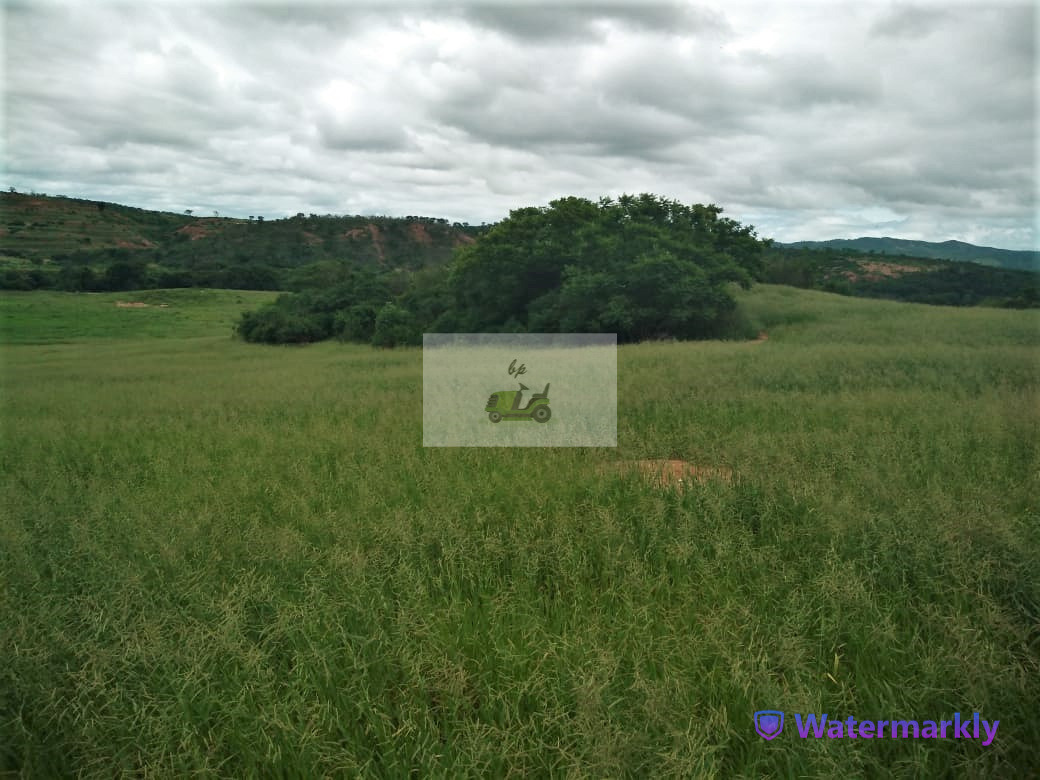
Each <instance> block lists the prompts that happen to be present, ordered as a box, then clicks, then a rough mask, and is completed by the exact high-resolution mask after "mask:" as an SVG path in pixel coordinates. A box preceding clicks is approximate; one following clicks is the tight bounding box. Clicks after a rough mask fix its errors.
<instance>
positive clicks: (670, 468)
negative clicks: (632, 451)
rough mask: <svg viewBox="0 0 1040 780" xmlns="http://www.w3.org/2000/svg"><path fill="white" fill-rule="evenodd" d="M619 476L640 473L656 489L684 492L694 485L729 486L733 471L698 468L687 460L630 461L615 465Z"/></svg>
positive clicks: (723, 468) (705, 467) (716, 468)
mask: <svg viewBox="0 0 1040 780" xmlns="http://www.w3.org/2000/svg"><path fill="white" fill-rule="evenodd" d="M613 468H614V470H615V471H616V472H617V473H619V474H632V473H638V474H640V475H641V476H642V477H643V478H644V479H646V480H647V481H648V482H650V483H651V484H652V485H654V486H655V487H661V488H675V489H677V490H684V489H685V488H686V487H689V486H690V485H691V484H693V483H695V482H696V483H699V484H702V485H703V484H705V483H707V482H711V481H716V482H724V483H726V484H729V483H730V482H732V481H733V469H731V468H727V467H726V466H697V465H695V464H693V463H687V462H686V461H685V460H629V461H622V462H621V463H617V464H614V466H613Z"/></svg>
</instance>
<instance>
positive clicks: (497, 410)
mask: <svg viewBox="0 0 1040 780" xmlns="http://www.w3.org/2000/svg"><path fill="white" fill-rule="evenodd" d="M519 384H520V389H519V390H499V391H498V392H496V393H492V395H491V397H490V398H489V399H488V402H487V406H485V407H484V411H485V412H487V416H488V419H489V420H491V422H493V423H500V422H502V420H534V421H535V422H539V423H544V422H549V418H550V417H552V410H550V409H549V385H548V383H546V385H545V389H544V390H542V392H540V393H535V394H534V395H532V396H531V397H530V398H528V399H527V403H526V404H524V405H521V404H522V403H523V396H524V390H527V389H529V388H528V387H527V385H525V384H524V383H523V382H520V383H519Z"/></svg>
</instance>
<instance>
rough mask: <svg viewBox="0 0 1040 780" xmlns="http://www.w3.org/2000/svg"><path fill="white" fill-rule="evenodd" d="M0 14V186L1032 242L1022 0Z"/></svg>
mask: <svg viewBox="0 0 1040 780" xmlns="http://www.w3.org/2000/svg"><path fill="white" fill-rule="evenodd" d="M3 14H4V23H5V44H6V46H5V48H6V54H5V58H6V59H5V71H4V79H3V81H4V91H5V94H4V108H5V115H6V116H5V120H6V125H5V131H4V142H5V156H6V161H5V162H6V166H5V167H6V170H7V181H5V182H4V186H8V185H14V186H17V187H19V188H24V189H35V190H40V191H46V192H52V193H64V194H69V195H74V196H80V197H92V198H105V199H109V200H116V201H121V202H125V203H130V204H133V205H139V206H143V207H151V208H167V209H172V210H177V211H181V210H183V209H184V208H198V209H199V210H201V211H206V210H219V211H220V212H221V213H225V214H239V215H248V214H257V213H261V214H266V215H267V216H268V217H274V216H279V215H284V214H294V213H296V212H297V211H304V212H310V211H315V212H319V213H325V212H329V211H332V212H337V213H364V212H372V213H385V214H399V215H404V214H416V213H421V214H429V215H437V216H444V217H446V218H449V219H453V220H454V219H461V220H468V221H472V222H480V221H492V220H497V219H501V218H502V217H504V216H505V215H506V214H507V213H508V211H509V209H511V208H518V207H522V206H527V205H540V204H544V203H546V202H547V201H548V200H549V199H551V198H554V197H559V196H562V195H570V194H573V195H582V196H586V197H593V198H595V197H598V196H600V195H605V194H619V193H621V192H639V191H652V192H655V193H658V194H660V195H663V196H666V197H671V198H676V199H679V200H683V201H685V202H705V201H711V202H715V203H718V204H719V205H722V206H723V207H724V208H725V209H726V211H727V213H728V214H729V215H730V216H733V217H734V218H737V219H740V220H742V221H748V222H752V223H754V224H756V226H757V227H758V229H759V233H760V234H762V235H769V236H774V237H776V238H778V239H780V240H795V239H806V238H818V239H823V238H832V237H846V236H857V235H878V234H881V233H887V234H889V235H899V236H904V237H908V238H922V239H928V240H945V239H948V238H959V239H962V240H975V241H981V242H983V243H988V244H990V245H997V246H1008V247H1016V248H1022V247H1034V248H1035V247H1036V246H1037V245H1038V244H1040V241H1038V237H1037V234H1036V230H1035V225H1034V215H1035V213H1036V183H1037V178H1036V141H1035V139H1036V135H1037V133H1036V131H1037V128H1036V44H1035V35H1034V33H1035V21H1036V19H1035V16H1036V14H1035V10H1034V9H1033V7H1032V5H1030V4H1027V3H1024V2H1023V3H1007V4H1004V5H995V6H989V7H985V8H976V7H974V5H972V4H969V3H966V2H950V3H942V4H940V3H935V2H932V3H924V4H921V3H918V4H915V5H908V4H889V3H885V4H882V3H880V2H866V3H859V4H840V5H835V4H823V3H819V2H815V3H808V4H802V5H794V6H791V5H777V4H769V5H765V4H763V5H754V4H749V3H736V4H722V3H718V4H715V5H714V6H711V7H708V6H705V5H703V4H700V3H693V2H683V3H665V2H661V3H653V4H648V3H635V2H633V3H627V4H626V3H620V2H614V3H599V4H591V3H576V4H574V5H569V6H560V5H559V4H556V5H551V6H550V5H547V4H529V3H524V4H521V3H519V2H513V3H509V4H488V3H484V4H479V5H464V4H459V5H457V6H454V7H448V6H443V5H423V4H421V3H410V4H391V5H389V6H382V7H380V6H378V5H376V4H366V5H361V4H344V3H340V4H334V3H326V4H322V5H301V4H285V5H275V4H270V3H269V4H252V5H242V4H236V3H230V2H223V3H220V2H211V3H207V4H196V5H192V4H174V3H170V2H166V3H155V4H151V5H148V4H143V5H142V4H137V5H112V4H106V3H85V2H83V3H75V4H65V5H60V6H58V5H46V4H22V5H13V4H9V5H7V6H5V7H4V9H3Z"/></svg>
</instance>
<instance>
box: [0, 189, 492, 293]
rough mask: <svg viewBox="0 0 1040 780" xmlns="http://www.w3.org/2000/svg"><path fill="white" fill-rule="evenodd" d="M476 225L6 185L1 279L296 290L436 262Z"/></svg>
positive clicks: (21, 285) (0, 216)
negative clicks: (63, 193)
mask: <svg viewBox="0 0 1040 780" xmlns="http://www.w3.org/2000/svg"><path fill="white" fill-rule="evenodd" d="M483 229H484V228H483V227H481V226H470V225H466V224H463V223H454V224H449V223H448V221H447V220H445V219H440V218H436V217H423V216H412V217H404V218H395V217H385V216H360V215H353V216H343V215H334V214H326V215H319V214H309V215H306V214H303V213H299V214H297V215H295V216H293V217H289V218H285V219H278V220H264V218H263V217H256V218H255V219H254V218H250V219H234V218H226V217H219V216H213V217H200V216H194V215H191V214H188V213H185V214H173V213H169V212H157V211H147V210H145V209H138V208H133V207H129V206H122V205H119V204H114V203H104V202H100V201H90V200H80V199H76V198H66V197H54V196H47V195H38V194H31V195H26V194H20V193H12V192H6V193H2V194H0V239H2V240H3V251H2V252H0V287H5V288H7V289H36V288H41V287H44V288H47V287H57V288H61V289H71V290H125V289H135V288H138V287H142V286H153V287H154V286H158V287H190V286H208V287H230V288H237V289H302V288H305V287H313V286H322V285H324V284H329V283H334V282H336V281H338V280H339V279H340V277H341V276H342V275H343V274H344V273H346V272H348V271H350V270H354V269H357V268H370V269H372V270H375V271H386V272H393V271H400V270H415V269H418V268H423V267H427V266H438V265H442V264H444V263H446V262H447V260H448V259H449V258H450V257H451V256H452V254H453V252H454V250H455V248H456V247H458V246H462V245H465V244H470V243H473V241H474V240H475V237H476V235H478V234H479V233H480V232H481V231H482V230H483ZM113 268H114V270H113Z"/></svg>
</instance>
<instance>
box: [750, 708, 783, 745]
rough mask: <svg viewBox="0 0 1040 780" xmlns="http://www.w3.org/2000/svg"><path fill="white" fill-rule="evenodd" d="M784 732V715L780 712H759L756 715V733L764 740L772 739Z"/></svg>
mask: <svg viewBox="0 0 1040 780" xmlns="http://www.w3.org/2000/svg"><path fill="white" fill-rule="evenodd" d="M783 730H784V713H782V712H780V710H759V711H758V712H756V713H755V731H757V732H758V735H759V736H760V737H762V739H767V740H768V739H772V738H773V737H776V736H778V735H779V734H780V732H781V731H783Z"/></svg>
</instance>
